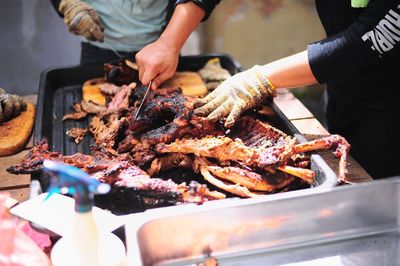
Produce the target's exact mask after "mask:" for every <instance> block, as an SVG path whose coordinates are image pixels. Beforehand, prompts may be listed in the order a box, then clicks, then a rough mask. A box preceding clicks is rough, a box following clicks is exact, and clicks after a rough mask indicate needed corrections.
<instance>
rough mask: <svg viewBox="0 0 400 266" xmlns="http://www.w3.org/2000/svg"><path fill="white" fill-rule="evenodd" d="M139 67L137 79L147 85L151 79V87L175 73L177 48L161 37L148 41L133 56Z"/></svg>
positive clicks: (177, 58) (155, 86)
mask: <svg viewBox="0 0 400 266" xmlns="http://www.w3.org/2000/svg"><path fill="white" fill-rule="evenodd" d="M135 60H136V64H137V65H138V67H139V79H140V81H141V82H142V83H143V84H145V85H147V84H148V83H149V82H150V80H152V89H156V88H157V87H158V86H159V85H161V84H162V83H163V82H164V81H166V80H167V79H169V78H172V76H173V75H174V74H175V71H176V68H177V66H178V60H179V49H178V48H177V47H174V45H173V44H171V43H169V42H166V41H164V40H162V39H158V40H157V41H155V42H153V43H150V44H149V45H147V46H145V47H144V48H143V49H142V50H140V51H139V52H138V53H137V54H136V56H135Z"/></svg>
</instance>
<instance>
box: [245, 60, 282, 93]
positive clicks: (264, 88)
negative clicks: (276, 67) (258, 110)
mask: <svg viewBox="0 0 400 266" xmlns="http://www.w3.org/2000/svg"><path fill="white" fill-rule="evenodd" d="M250 71H251V72H252V73H253V74H254V76H255V77H256V79H257V81H258V83H259V84H260V86H259V89H260V91H261V93H262V94H263V95H264V96H265V97H268V96H276V87H275V86H274V84H272V82H271V81H270V80H269V79H268V78H267V76H266V75H265V73H264V71H263V68H262V67H261V66H259V65H255V66H254V67H252V68H251V69H250Z"/></svg>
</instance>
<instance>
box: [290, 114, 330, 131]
mask: <svg viewBox="0 0 400 266" xmlns="http://www.w3.org/2000/svg"><path fill="white" fill-rule="evenodd" d="M291 122H292V124H293V125H294V126H295V127H296V128H297V129H298V130H299V132H300V133H301V134H302V135H329V132H328V130H326V129H325V128H324V126H323V125H322V124H321V123H320V122H319V121H318V120H317V119H315V118H307V119H299V120H291Z"/></svg>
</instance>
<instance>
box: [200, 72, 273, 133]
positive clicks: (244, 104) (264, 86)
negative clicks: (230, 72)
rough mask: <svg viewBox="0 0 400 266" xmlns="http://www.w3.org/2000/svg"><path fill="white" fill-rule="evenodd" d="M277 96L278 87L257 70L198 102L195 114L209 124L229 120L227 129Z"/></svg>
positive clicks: (227, 83) (239, 75) (247, 73)
mask: <svg viewBox="0 0 400 266" xmlns="http://www.w3.org/2000/svg"><path fill="white" fill-rule="evenodd" d="M270 95H275V87H274V86H273V85H272V84H271V82H270V81H269V80H268V79H267V77H266V74H265V71H264V69H263V67H262V66H257V65H256V66H254V67H252V68H251V69H249V70H246V71H243V72H241V73H238V74H236V75H234V76H232V77H230V78H228V79H227V80H225V81H224V82H222V84H221V85H219V86H218V88H216V89H215V90H214V91H212V92H211V93H210V94H208V95H207V96H206V97H205V98H203V99H199V100H197V101H196V102H195V107H199V106H201V107H199V108H197V109H195V110H194V114H196V115H199V116H207V115H208V116H207V118H208V119H209V120H210V121H217V120H218V119H221V118H223V117H226V116H228V118H227V119H226V121H225V126H226V127H228V128H229V127H231V126H233V125H234V124H235V121H236V119H237V118H238V117H239V116H240V114H241V113H242V112H243V111H245V110H248V109H250V108H252V107H254V106H256V105H257V104H259V103H260V102H262V100H263V99H265V98H266V97H267V96H270Z"/></svg>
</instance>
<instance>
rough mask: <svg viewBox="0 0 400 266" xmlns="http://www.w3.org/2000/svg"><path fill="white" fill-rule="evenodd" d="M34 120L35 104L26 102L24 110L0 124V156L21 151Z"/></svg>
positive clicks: (29, 134)
mask: <svg viewBox="0 0 400 266" xmlns="http://www.w3.org/2000/svg"><path fill="white" fill-rule="evenodd" d="M34 121H35V106H34V105H33V104H31V103H27V107H26V110H25V111H23V112H21V114H20V115H18V116H17V117H14V118H13V119H11V120H10V121H7V122H4V123H1V124H0V156H5V155H11V154H15V153H17V152H19V151H21V150H22V149H23V148H24V147H25V145H26V143H27V142H28V140H29V138H30V136H31V133H32V129H33V124H34Z"/></svg>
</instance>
